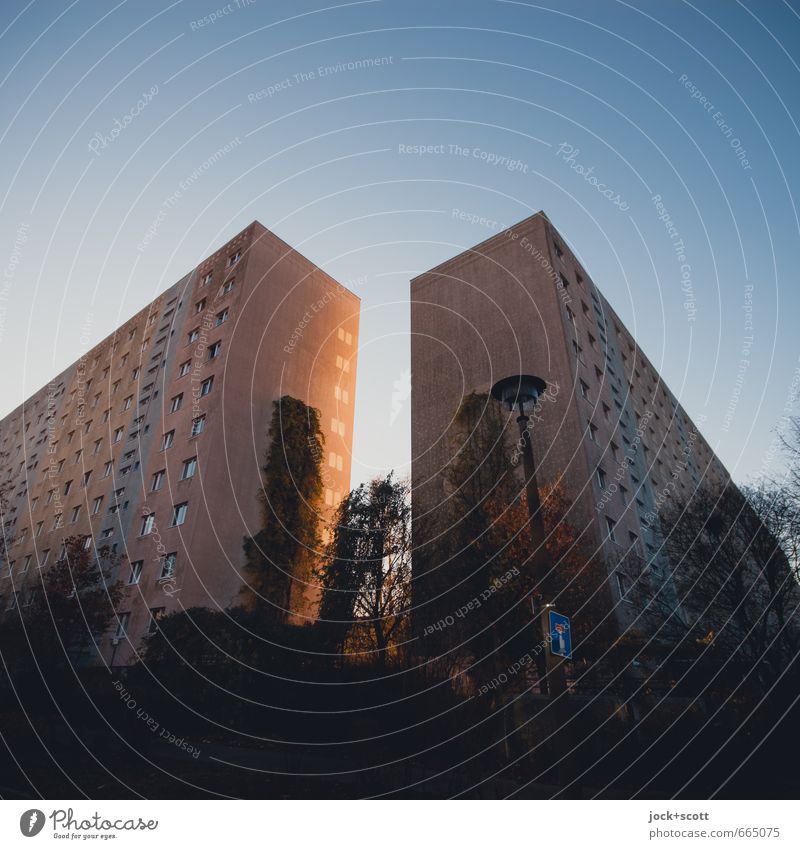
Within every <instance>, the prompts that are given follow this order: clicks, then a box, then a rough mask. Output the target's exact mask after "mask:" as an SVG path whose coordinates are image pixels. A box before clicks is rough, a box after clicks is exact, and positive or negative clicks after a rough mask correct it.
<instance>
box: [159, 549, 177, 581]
mask: <svg viewBox="0 0 800 849" xmlns="http://www.w3.org/2000/svg"><path fill="white" fill-rule="evenodd" d="M177 562H178V552H177V551H171V552H170V553H169V554H165V555H164V559H163V560H162V561H161V575H160V576H159V580H162V581H163V580H169V579H170V578H172V577H173V576H174V575H175V566H176V565H177Z"/></svg>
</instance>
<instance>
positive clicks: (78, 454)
mask: <svg viewBox="0 0 800 849" xmlns="http://www.w3.org/2000/svg"><path fill="white" fill-rule="evenodd" d="M82 456H83V451H76V452H75V459H74V461H73V462H74V464H75V465H76V466H77V465H78V463H80V461H81V457H82Z"/></svg>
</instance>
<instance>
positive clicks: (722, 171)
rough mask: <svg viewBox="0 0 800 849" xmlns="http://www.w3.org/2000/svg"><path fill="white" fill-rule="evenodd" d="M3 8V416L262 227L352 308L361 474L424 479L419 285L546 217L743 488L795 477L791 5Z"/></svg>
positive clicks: (402, 2) (798, 338)
mask: <svg viewBox="0 0 800 849" xmlns="http://www.w3.org/2000/svg"><path fill="white" fill-rule="evenodd" d="M2 9H3V19H2V21H0V48H1V49H0V92H2V102H3V106H4V108H3V119H4V120H3V121H2V124H1V125H0V127H1V129H0V261H2V266H3V278H2V281H0V353H1V354H2V358H3V359H2V362H3V368H2V372H0V381H2V384H1V385H0V391H1V394H0V415H5V414H6V413H7V412H9V411H10V410H12V409H13V408H14V407H16V406H17V405H18V404H19V403H20V402H21V401H22V400H23V398H25V397H26V396H27V395H29V394H30V393H31V392H33V391H35V390H36V389H37V388H39V387H40V386H41V385H43V384H44V383H46V382H47V380H48V379H49V378H50V377H51V376H52V375H53V374H55V373H56V372H58V371H60V370H61V369H62V368H64V367H65V366H66V365H68V364H69V363H71V362H72V361H73V360H75V359H77V358H78V357H79V356H80V354H81V353H82V351H83V350H85V348H86V345H85V339H84V340H83V341H82V337H84V336H85V335H86V333H87V331H88V335H89V336H90V337H91V344H94V343H95V342H97V341H99V340H100V339H102V338H103V337H104V336H105V335H107V334H108V333H109V332H111V331H112V330H113V329H114V328H115V327H116V326H117V325H118V324H119V323H120V322H121V321H123V320H124V319H126V318H127V317H129V316H130V315H131V314H132V313H134V312H135V311H136V310H138V309H139V308H141V307H142V306H143V305H145V304H146V303H147V302H148V301H150V300H151V299H152V298H153V297H154V296H155V295H156V294H157V293H158V292H160V291H161V290H163V289H165V288H166V287H167V286H168V285H170V284H171V283H173V282H174V281H175V280H177V279H178V278H180V277H181V276H182V275H183V274H184V273H186V272H187V271H188V270H189V269H191V268H192V267H193V266H194V265H195V264H196V263H197V262H198V261H199V260H200V259H202V258H203V257H204V256H205V255H207V254H208V253H209V252H210V251H212V250H213V249H215V248H216V247H218V246H219V245H220V244H221V243H223V242H224V241H225V240H227V239H228V238H230V237H231V236H232V235H234V234H235V233H236V232H238V231H239V230H241V229H242V228H243V227H244V226H246V225H247V224H248V223H249V222H250V221H251V220H253V219H258V220H260V221H261V222H262V223H263V224H264V225H265V226H267V227H269V228H270V229H272V230H274V231H275V232H276V233H277V234H278V235H279V236H281V237H282V238H283V239H285V240H286V241H287V242H289V243H290V244H292V245H293V246H295V247H296V248H297V249H298V250H300V251H301V252H302V253H304V254H305V255H307V256H308V257H309V258H310V259H312V260H313V261H314V262H316V263H317V264H318V265H320V266H321V267H323V268H324V269H325V270H326V271H328V272H329V273H330V274H332V275H333V276H335V277H336V278H337V279H339V280H340V281H342V282H343V283H345V284H346V285H347V284H351V287H352V288H353V289H354V291H356V292H357V294H359V295H360V296H361V298H362V307H363V313H362V330H361V353H360V363H359V374H358V386H357V405H358V406H357V425H356V431H355V445H354V453H355V463H354V470H353V477H354V480H353V482H354V483H357V482H359V481H361V480H364V479H367V478H369V477H370V476H372V475H373V474H375V473H377V472H380V471H383V470H384V469H387V468H391V467H394V468H397V469H398V470H400V471H401V472H407V471H408V462H409V459H410V435H409V402H408V399H407V392H406V391H405V390H404V387H405V386H407V382H408V368H409V345H408V333H409V314H408V280H409V278H410V277H412V276H414V275H416V274H418V273H419V272H421V271H423V270H425V269H427V268H429V267H431V266H433V265H435V264H437V263H439V262H441V261H442V260H444V259H446V258H448V257H450V256H452V255H454V254H456V253H459V252H460V251H461V250H463V249H464V248H466V247H469V246H470V245H473V244H475V243H477V242H480V241H482V240H483V239H485V238H487V237H488V236H490V235H492V233H493V232H496V228H497V227H498V226H500V225H503V224H506V225H507V224H511V223H514V222H515V221H518V220H520V219H522V218H525V217H527V216H528V215H530V214H531V213H532V212H535V211H537V210H539V209H544V210H545V211H546V212H547V214H548V215H549V217H550V218H551V220H552V221H553V223H554V224H555V225H556V227H558V228H559V229H560V231H561V232H562V234H563V235H564V237H565V238H566V239H567V241H568V242H569V243H570V245H571V246H572V248H573V250H575V252H576V253H577V254H578V256H579V257H580V258H581V260H582V262H583V264H584V265H585V267H586V268H587V270H588V271H589V272H590V273H591V275H592V277H593V279H594V280H595V282H596V283H597V285H598V286H599V287H600V288H601V290H602V291H603V292H604V294H605V295H606V296H607V297H608V299H609V300H610V302H611V303H612V305H613V306H614V307H615V308H616V310H617V311H618V312H619V313H620V315H621V317H622V318H623V320H624V321H625V322H626V324H627V325H628V327H629V328H630V329H631V331H632V332H633V334H634V336H635V337H636V338H637V339H638V340H639V342H640V344H641V345H642V348H643V350H644V351H645V353H646V354H647V355H648V356H649V357H650V358H651V359H652V360H653V362H654V363H655V364H656V366H657V367H658V368H659V369H660V371H661V373H662V374H663V375H664V377H665V378H666V380H667V383H668V384H669V386H670V388H671V389H672V390H673V391H674V392H675V394H676V395H677V396H678V397H679V399H680V400H681V402H682V403H683V405H684V406H685V408H686V409H687V411H688V412H689V414H690V415H692V416H693V417H698V416H700V415H705V416H706V417H707V420H706V422H705V424H704V426H703V428H702V430H703V432H704V434H705V436H706V438H707V439H708V440H709V442H710V443H711V445H712V446H713V447H714V448H715V449H716V450H717V452H718V453H719V455H720V456H721V458H722V460H723V461H724V462H725V464H726V465H727V466H728V468H729V469H730V470H731V472H732V473H733V475H734V477H735V478H736V479H737V480H740V481H742V480H749V479H751V478H752V477H753V476H754V475H757V474H758V473H760V472H762V471H763V470H764V469H768V470H773V471H778V470H779V469H780V460H779V459H778V456H777V454H775V452H774V451H773V450H771V443H772V442H773V441H774V438H775V428H776V426H777V425H778V424H779V422H780V420H781V417H782V416H784V415H785V414H786V413H787V412H791V411H794V412H797V411H798V408H800V404H798V403H797V402H796V400H794V399H793V394H792V387H793V385H794V388H795V390H796V389H797V385H798V374H800V372H798V364H799V363H798V355H799V354H800V331H799V330H798V327H797V325H798V318H800V286H798V283H797V269H798V267H800V238H798V237H799V236H800V225H799V223H798V215H799V213H798V210H797V208H796V205H795V200H794V197H793V196H794V195H795V193H796V189H797V186H798V182H799V178H800V162H799V161H798V152H799V151H800V144H799V143H798V142H799V141H800V139H799V138H798V136H799V135H800V133H799V132H798V121H800V109H799V108H798V106H799V105H800V68H798V64H797V62H798V61H800V3H798V2H779V0H768V1H767V2H755V0H749V2H746V3H739V2H735V0H712V1H711V2H698V3H694V4H692V3H688V2H681V0H671V2H663V0H658V2H657V0H643V1H642V2H636V3H624V2H612V0H593V2H589V0H581V2H578V0H573V2H569V0H567V2H558V3H556V2H550V3H549V4H548V3H545V4H541V5H539V4H534V3H528V2H489V0H486V2H482V1H481V0H477V2H469V3H466V2H463V0H462V2H431V0H426V2H417V0H370V1H369V2H356V3H348V4H343V5H326V4H325V3H321V2H316V3H308V2H302V0H292V2H266V0H253V2H249V3H248V2H245V0H239V3H238V4H237V3H236V2H231V3H230V4H227V5H226V4H225V3H222V2H219V0H208V2H207V1H206V0H203V2H193V0H192V1H191V2H190V0H185V1H184V2H175V3H172V4H171V5H170V4H167V3H163V2H147V0H137V2H131V0H129V2H119V3H114V2H113V0H112V2H107V0H104V2H79V0H76V2H73V3H68V2H30V3H27V4H26V3H24V2H16V1H15V0H5V2H4V3H3V6H2ZM215 14H216V15H217V18H216V20H213V21H212V20H211V19H210V18H206V20H205V21H203V20H202V19H203V18H204V17H205V16H213V15H215ZM363 59H375V60H381V61H380V62H376V63H373V65H372V66H371V67H367V68H363V67H362V68H356V69H348V68H347V67H346V63H348V62H357V61H359V60H363ZM321 66H333V67H334V69H335V70H334V72H332V73H327V74H324V75H322V74H320V73H319V71H318V69H319V68H320V67H321ZM336 66H339V67H338V69H336ZM287 81H288V82H287ZM270 87H272V89H271V88H270ZM273 89H274V90H273ZM146 92H147V93H149V100H148V102H146V103H145V105H144V106H143V107H139V106H137V102H139V101H140V99H142V98H143V95H144V93H146ZM258 92H261V96H260V97H258V96H256V93H258ZM126 116H128V118H126ZM115 120H119V121H120V122H121V123H123V124H125V126H124V128H123V129H122V130H121V131H120V132H119V133H118V134H116V137H112V136H113V134H112V130H113V129H114V127H115ZM93 140H94V141H93ZM413 145H435V146H437V147H436V149H435V151H434V152H431V153H428V154H425V155H422V156H419V155H414V154H411V153H407V152H404V147H405V146H413ZM226 146H229V150H228V151H227V152H224V153H220V151H224V150H225V148H226ZM401 146H403V147H401ZM451 146H454V147H451ZM455 146H457V147H458V148H463V149H465V150H466V151H467V153H466V155H461V154H459V153H456V152H455V149H456V147H455ZM92 147H93V148H94V150H92ZM570 151H572V153H573V155H572V158H571V159H569V152H570ZM576 151H577V152H576ZM504 157H505V158H508V160H512V161H514V162H515V163H516V164H515V165H514V167H513V168H507V167H504V165H503V163H502V161H501V162H500V163H499V164H495V162H494V160H502V158H504ZM210 160H215V161H213V164H210V165H209V164H208V163H209V162H210ZM743 160H744V161H743ZM204 163H205V164H206V165H207V166H208V167H205V166H204ZM577 166H580V167H577ZM590 168H591V169H593V170H592V171H591V172H590V173H591V175H596V177H597V179H598V180H599V181H600V182H601V183H602V184H603V185H604V186H606V187H608V188H609V189H610V190H611V191H610V192H609V194H613V195H614V196H618V199H617V203H616V204H615V203H614V202H612V200H610V199H609V198H607V197H606V196H604V195H603V194H601V192H600V191H598V188H597V187H596V186H595V185H593V184H592V183H591V182H590V181H589V180H587V179H586V174H585V173H581V170H582V169H590ZM196 169H200V170H201V172H202V173H201V175H200V176H199V177H198V178H197V179H194V180H190V183H189V185H186V184H185V182H184V188H182V189H180V186H181V183H182V181H186V180H187V178H189V176H190V175H191V174H192V172H193V171H195V170H196ZM176 190H179V197H178V198H177V200H176V201H175V202H174V203H171V204H170V205H168V206H165V202H166V201H167V199H168V198H170V197H172V196H173V195H174V194H175V192H176ZM654 195H660V196H661V199H662V202H663V204H664V205H665V208H666V210H668V212H669V214H670V216H671V219H672V221H673V224H674V227H675V229H676V231H677V233H678V234H679V237H678V238H680V239H682V240H683V243H684V249H685V256H686V259H685V264H687V265H688V266H690V269H689V271H688V275H689V277H688V281H687V287H688V288H689V289H690V292H691V296H692V297H693V310H694V312H693V313H692V312H690V311H688V310H687V309H686V307H685V301H686V298H685V294H684V292H683V291H682V286H681V283H682V280H681V264H682V263H681V262H679V261H678V259H677V258H676V251H675V249H674V248H675V241H676V237H675V236H674V235H673V236H672V237H671V236H670V234H669V233H668V232H667V228H666V227H665V224H664V222H663V221H661V220H659V217H658V213H657V210H656V205H655V203H654V201H653V196H654ZM454 210H455V211H463V212H466V213H469V214H470V215H471V216H474V217H475V219H478V218H483V219H485V221H484V222H483V223H481V222H480V221H477V220H476V221H471V220H461V219H460V218H458V217H456V216H455V215H454ZM156 220H159V224H158V226H157V228H156V232H155V234H154V235H152V237H150V238H146V236H147V233H148V229H149V228H151V226H152V225H153V222H154V221H156ZM492 222H494V224H492ZM748 287H752V289H749V288H748ZM749 337H752V338H749ZM743 348H746V349H747V351H748V355H747V358H746V362H745V364H744V365H742V359H743V357H742V350H743ZM793 382H794V383H793ZM794 394H795V395H796V391H795V393H794Z"/></svg>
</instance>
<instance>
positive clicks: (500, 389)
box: [492, 374, 547, 410]
mask: <svg viewBox="0 0 800 849" xmlns="http://www.w3.org/2000/svg"><path fill="white" fill-rule="evenodd" d="M546 389H547V384H546V383H545V382H544V381H543V380H542V378H541V377H536V376H535V375H532V374H515V375H512V376H511V377H504V378H503V379H502V380H498V381H497V383H495V385H494V386H493V387H492V397H493V398H494V399H495V400H497V401H500V402H501V403H502V404H505V405H506V407H507V408H508V409H509V410H513V409H514V408H515V407H516V406H518V405H519V404H522V406H523V409H524V407H525V405H527V404H535V403H536V401H537V400H538V398H539V396H540V395H541V394H542V393H543V392H544V391H545V390H546Z"/></svg>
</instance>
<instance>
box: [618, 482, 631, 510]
mask: <svg viewBox="0 0 800 849" xmlns="http://www.w3.org/2000/svg"><path fill="white" fill-rule="evenodd" d="M619 494H620V495H621V496H622V503H623V504H624V505H625V506H627V505H628V503H629V502H630V498H629V497H628V490H627V488H626V487H624V486H622V485H620V488H619Z"/></svg>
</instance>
